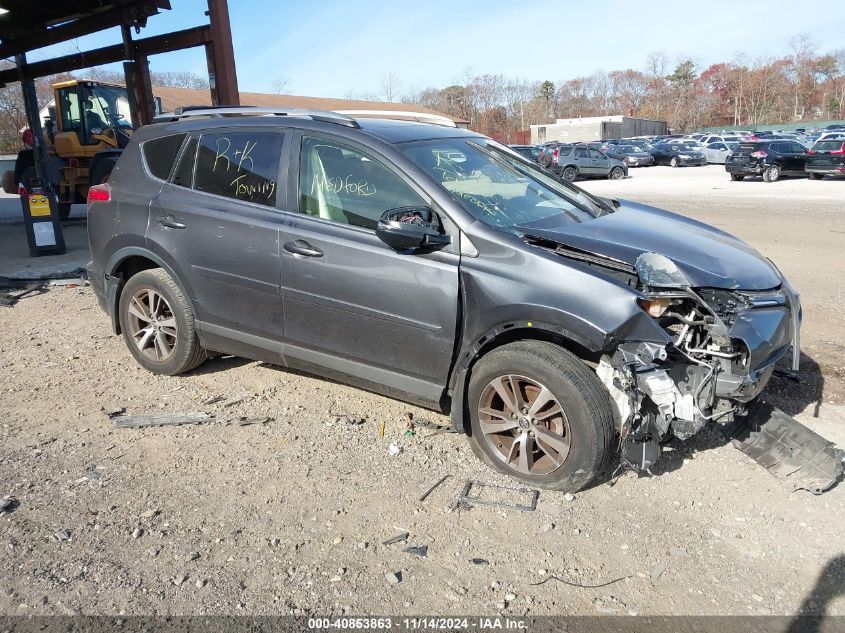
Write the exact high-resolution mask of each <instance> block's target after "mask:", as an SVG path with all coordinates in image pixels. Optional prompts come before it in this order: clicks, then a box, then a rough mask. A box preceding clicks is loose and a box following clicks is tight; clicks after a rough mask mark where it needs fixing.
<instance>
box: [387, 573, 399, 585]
mask: <svg viewBox="0 0 845 633" xmlns="http://www.w3.org/2000/svg"><path fill="white" fill-rule="evenodd" d="M384 578H385V580H387V582H388V584H391V585H398V584H399V583H400V582H402V572H401V571H396V572H393V571H389V572H387V573H386V574H385V575H384Z"/></svg>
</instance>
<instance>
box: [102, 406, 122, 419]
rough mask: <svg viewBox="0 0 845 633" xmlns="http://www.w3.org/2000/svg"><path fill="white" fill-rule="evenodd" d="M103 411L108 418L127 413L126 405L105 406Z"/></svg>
mask: <svg viewBox="0 0 845 633" xmlns="http://www.w3.org/2000/svg"><path fill="white" fill-rule="evenodd" d="M103 413H105V414H106V417H107V418H116V417H117V416H119V415H123V414H124V413H126V407H112V408H111V409H106V408H103Z"/></svg>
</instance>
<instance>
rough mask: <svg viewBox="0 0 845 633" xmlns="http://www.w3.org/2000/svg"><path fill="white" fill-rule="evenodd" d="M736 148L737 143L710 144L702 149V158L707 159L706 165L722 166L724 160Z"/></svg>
mask: <svg viewBox="0 0 845 633" xmlns="http://www.w3.org/2000/svg"><path fill="white" fill-rule="evenodd" d="M737 147H739V143H721V142H716V143H710V144H709V145H708V146H707V147H705V148H704V157H705V158H707V163H708V164H710V163H715V164H717V165H724V164H725V158H726V157H727V156H728V154H730V153H731V152H732V151H734V150H735V149H736V148H737Z"/></svg>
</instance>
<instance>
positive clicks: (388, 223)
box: [376, 207, 452, 251]
mask: <svg viewBox="0 0 845 633" xmlns="http://www.w3.org/2000/svg"><path fill="white" fill-rule="evenodd" d="M433 220H434V212H433V211H432V210H431V209H430V208H428V207H398V208H396V209H388V210H387V211H385V212H384V213H382V215H381V218H380V219H379V222H378V225H377V226H376V236H377V237H378V238H379V239H380V240H381V241H382V242H384V243H385V244H387V245H388V246H389V247H390V248H392V249H394V250H397V251H407V250H417V249H420V248H425V247H432V248H433V247H439V246H445V245H447V244H449V243H451V241H452V240H451V238H450V237H449V236H448V235H442V234H441V233H440V232H439V231H438V230H437V228H436V227H435V226H434V224H433Z"/></svg>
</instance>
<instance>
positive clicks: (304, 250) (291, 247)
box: [283, 240, 323, 257]
mask: <svg viewBox="0 0 845 633" xmlns="http://www.w3.org/2000/svg"><path fill="white" fill-rule="evenodd" d="M283 248H284V249H285V250H286V251H287V252H288V253H293V254H294V255H301V256H302V257H322V256H323V251H321V250H320V249H319V248H317V247H315V246H311V244H309V243H308V242H306V241H305V240H296V241H295V242H287V243H286V244H285V245H284V247H283Z"/></svg>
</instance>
